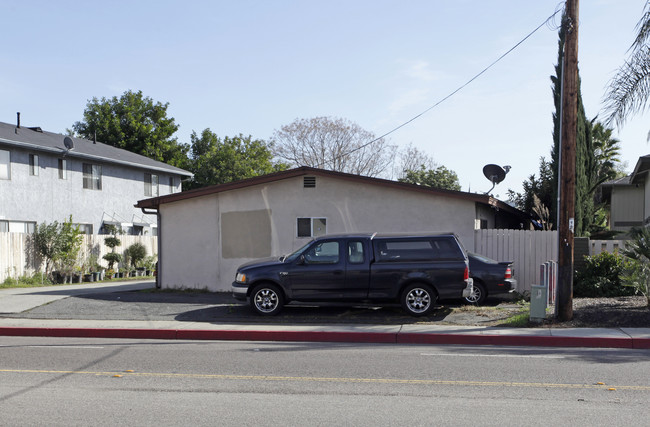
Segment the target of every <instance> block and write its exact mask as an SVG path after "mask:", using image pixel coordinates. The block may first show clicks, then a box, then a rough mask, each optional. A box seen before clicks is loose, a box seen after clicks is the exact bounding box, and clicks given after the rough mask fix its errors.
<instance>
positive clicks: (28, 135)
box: [0, 122, 192, 177]
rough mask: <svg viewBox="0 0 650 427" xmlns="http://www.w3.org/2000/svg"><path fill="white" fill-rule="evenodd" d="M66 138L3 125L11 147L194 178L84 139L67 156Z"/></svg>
mask: <svg viewBox="0 0 650 427" xmlns="http://www.w3.org/2000/svg"><path fill="white" fill-rule="evenodd" d="M64 138H65V135H62V134H58V133H52V132H46V131H43V130H41V129H40V128H36V127H32V128H30V127H24V126H21V127H17V126H16V125H14V124H9V123H3V122H0V145H9V146H14V147H18V148H22V149H28V150H34V151H40V152H47V153H50V154H52V155H54V156H62V155H64V154H65V156H66V157H69V158H79V159H86V160H91V161H97V162H101V163H113V164H118V165H122V166H130V167H135V168H138V169H147V170H153V171H160V172H166V173H170V174H176V175H181V176H186V177H190V176H192V173H191V172H188V171H186V170H183V169H180V168H177V167H174V166H171V165H168V164H166V163H163V162H159V161H157V160H153V159H150V158H148V157H145V156H142V155H140V154H136V153H132V152H131V151H127V150H123V149H121V148H117V147H113V146H112V145H108V144H104V143H101V142H97V143H95V142H93V141H90V140H87V139H83V138H72V140H73V141H74V149H72V150H70V151H68V152H67V153H66V148H65V146H64V145H63V139H64Z"/></svg>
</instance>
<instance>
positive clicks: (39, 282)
mask: <svg viewBox="0 0 650 427" xmlns="http://www.w3.org/2000/svg"><path fill="white" fill-rule="evenodd" d="M147 279H149V280H155V279H154V277H153V276H136V277H125V278H121V279H105V280H98V281H96V282H81V283H78V282H74V283H70V282H68V283H53V282H52V281H50V280H49V279H48V278H47V276H46V275H45V274H43V273H34V275H32V276H28V275H23V276H21V277H19V278H17V279H14V278H13V277H7V278H6V279H5V280H4V282H2V283H0V289H8V288H35V287H41V286H63V285H81V284H88V283H112V282H130V281H136V280H147Z"/></svg>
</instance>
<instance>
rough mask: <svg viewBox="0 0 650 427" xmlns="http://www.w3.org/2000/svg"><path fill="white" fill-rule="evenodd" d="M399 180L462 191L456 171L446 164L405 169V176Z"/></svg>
mask: <svg viewBox="0 0 650 427" xmlns="http://www.w3.org/2000/svg"><path fill="white" fill-rule="evenodd" d="M398 181H399V182H408V183H409V184H418V185H424V186H427V187H433V188H442V189H444V190H455V191H460V188H461V187H460V182H459V181H458V175H456V172H454V171H452V170H450V169H447V168H446V167H444V166H437V167H434V168H433V169H426V167H425V166H424V165H422V166H420V168H419V169H417V170H407V171H405V176H404V177H403V178H400V179H398Z"/></svg>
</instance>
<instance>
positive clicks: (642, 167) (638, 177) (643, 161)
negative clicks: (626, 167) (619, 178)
mask: <svg viewBox="0 0 650 427" xmlns="http://www.w3.org/2000/svg"><path fill="white" fill-rule="evenodd" d="M649 170H650V154H648V155H645V156H641V157H639V161H638V162H637V163H636V166H635V167H634V172H632V175H631V179H630V182H631V183H632V184H639V183H643V182H645V176H646V175H647V174H648V171H649Z"/></svg>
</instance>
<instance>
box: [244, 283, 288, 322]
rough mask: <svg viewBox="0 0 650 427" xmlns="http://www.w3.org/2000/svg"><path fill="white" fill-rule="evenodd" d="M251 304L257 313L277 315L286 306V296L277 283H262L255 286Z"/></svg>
mask: <svg viewBox="0 0 650 427" xmlns="http://www.w3.org/2000/svg"><path fill="white" fill-rule="evenodd" d="M250 305H251V308H252V309H253V311H255V312H256V313H257V314H261V315H263V316H275V315H276V314H278V313H279V312H280V311H281V310H282V307H283V306H284V297H283V295H282V291H280V289H279V288H278V287H277V286H276V285H274V284H271V283H262V284H259V285H257V286H255V288H253V291H252V292H251V296H250Z"/></svg>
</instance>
